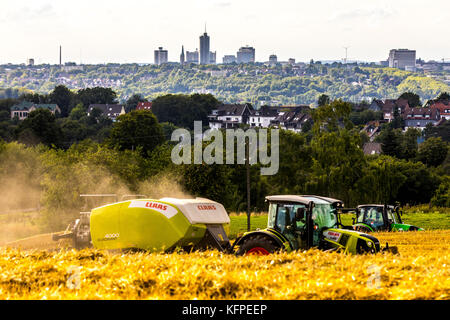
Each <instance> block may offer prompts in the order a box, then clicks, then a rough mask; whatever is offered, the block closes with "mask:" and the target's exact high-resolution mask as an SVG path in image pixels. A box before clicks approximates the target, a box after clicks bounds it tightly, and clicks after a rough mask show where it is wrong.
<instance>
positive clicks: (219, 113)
mask: <svg viewBox="0 0 450 320" xmlns="http://www.w3.org/2000/svg"><path fill="white" fill-rule="evenodd" d="M253 111H254V110H253V107H252V105H251V104H249V103H246V104H222V105H220V106H219V107H218V108H217V109H216V110H213V111H212V113H211V114H210V115H209V116H208V119H209V127H210V128H211V129H231V128H238V127H239V126H240V125H242V124H249V118H250V115H251V113H252V112H253Z"/></svg>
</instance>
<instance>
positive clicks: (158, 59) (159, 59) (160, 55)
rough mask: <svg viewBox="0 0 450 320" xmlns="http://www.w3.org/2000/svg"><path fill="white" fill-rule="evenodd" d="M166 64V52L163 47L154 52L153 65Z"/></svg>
mask: <svg viewBox="0 0 450 320" xmlns="http://www.w3.org/2000/svg"><path fill="white" fill-rule="evenodd" d="M167 62H168V52H167V50H164V49H163V47H159V48H158V50H155V64H157V65H161V64H163V63H167Z"/></svg>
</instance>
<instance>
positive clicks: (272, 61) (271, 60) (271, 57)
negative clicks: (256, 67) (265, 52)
mask: <svg viewBox="0 0 450 320" xmlns="http://www.w3.org/2000/svg"><path fill="white" fill-rule="evenodd" d="M277 61H278V58H277V56H276V55H275V54H271V55H270V56H269V62H270V63H274V64H276V63H277Z"/></svg>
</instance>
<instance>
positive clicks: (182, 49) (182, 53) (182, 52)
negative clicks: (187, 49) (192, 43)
mask: <svg viewBox="0 0 450 320" xmlns="http://www.w3.org/2000/svg"><path fill="white" fill-rule="evenodd" d="M184 61H185V59H184V46H181V55H180V64H181V65H183V64H184Z"/></svg>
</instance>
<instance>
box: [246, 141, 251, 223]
mask: <svg viewBox="0 0 450 320" xmlns="http://www.w3.org/2000/svg"><path fill="white" fill-rule="evenodd" d="M249 144H250V139H248V140H247V143H246V144H245V166H246V169H247V231H250V214H251V213H250V160H249V154H250V152H249V149H250V146H249Z"/></svg>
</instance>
